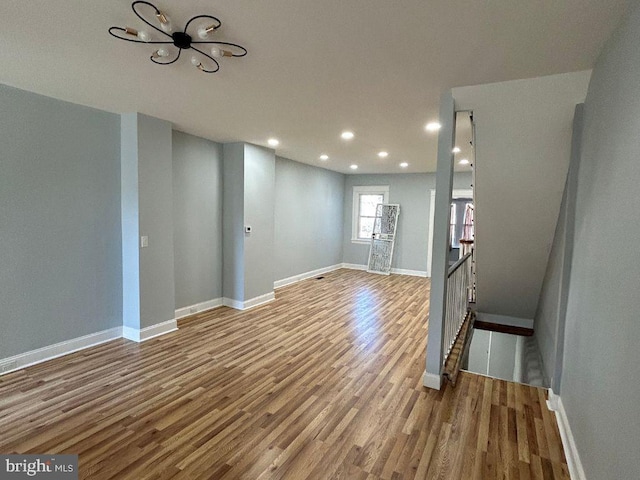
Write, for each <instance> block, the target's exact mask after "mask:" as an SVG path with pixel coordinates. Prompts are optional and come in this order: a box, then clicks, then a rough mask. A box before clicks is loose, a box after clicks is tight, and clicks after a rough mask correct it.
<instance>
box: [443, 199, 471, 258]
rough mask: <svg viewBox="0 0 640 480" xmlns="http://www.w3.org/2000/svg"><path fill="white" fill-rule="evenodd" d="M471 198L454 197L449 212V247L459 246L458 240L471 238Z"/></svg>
mask: <svg viewBox="0 0 640 480" xmlns="http://www.w3.org/2000/svg"><path fill="white" fill-rule="evenodd" d="M474 233H475V232H474V228H473V200H471V199H470V198H456V199H454V200H453V201H452V202H451V212H450V214H449V238H450V239H451V240H450V244H449V248H460V240H473V237H474Z"/></svg>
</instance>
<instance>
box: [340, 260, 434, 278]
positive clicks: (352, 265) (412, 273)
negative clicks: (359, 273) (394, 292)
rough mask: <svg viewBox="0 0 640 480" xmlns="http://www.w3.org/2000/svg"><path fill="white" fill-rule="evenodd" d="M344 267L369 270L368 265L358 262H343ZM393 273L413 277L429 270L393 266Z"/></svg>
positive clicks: (425, 274) (421, 275) (424, 273)
mask: <svg viewBox="0 0 640 480" xmlns="http://www.w3.org/2000/svg"><path fill="white" fill-rule="evenodd" d="M342 268H347V269H349V270H365V271H366V270H367V266H366V265H360V264H358V263H343V264H342ZM373 273H375V272H373ZM391 273H393V274H395V275H409V276H411V277H426V276H427V272H425V271H424V270H407V269H405V268H392V269H391Z"/></svg>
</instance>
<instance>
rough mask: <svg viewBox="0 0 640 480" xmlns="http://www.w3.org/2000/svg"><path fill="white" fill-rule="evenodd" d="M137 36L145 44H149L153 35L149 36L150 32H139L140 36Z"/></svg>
mask: <svg viewBox="0 0 640 480" xmlns="http://www.w3.org/2000/svg"><path fill="white" fill-rule="evenodd" d="M136 36H137V37H138V38H139V39H140V40H142V41H143V42H148V41H150V40H151V35H149V32H145V31H144V30H140V31H139V32H138V35H136Z"/></svg>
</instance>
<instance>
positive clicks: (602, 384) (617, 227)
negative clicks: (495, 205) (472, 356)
mask: <svg viewBox="0 0 640 480" xmlns="http://www.w3.org/2000/svg"><path fill="white" fill-rule="evenodd" d="M639 39H640V6H638V5H637V4H634V7H633V9H632V10H631V11H630V13H629V14H628V15H627V16H626V17H625V20H624V23H623V25H622V26H621V28H620V29H619V30H618V31H617V33H616V34H615V35H614V37H613V38H612V39H611V40H610V41H609V43H608V44H607V46H606V47H605V49H604V51H603V53H602V54H601V55H600V57H599V59H598V61H597V63H596V67H595V69H594V71H593V76H592V78H591V84H590V86H589V92H588V95H587V99H586V102H585V107H584V112H585V116H584V132H583V141H582V155H581V161H580V168H579V173H578V188H577V197H576V198H577V201H576V217H575V218H576V223H575V232H574V233H575V237H574V245H573V264H572V269H571V281H570V288H569V298H568V306H567V320H566V331H565V346H564V370H563V376H562V392H561V398H562V402H563V405H564V407H565V410H566V413H567V417H568V419H569V422H570V425H571V430H572V432H573V435H574V437H575V441H576V445H577V448H578V450H579V453H580V458H581V460H582V463H583V466H584V469H585V473H586V477H587V478H590V479H600V478H621V479H622V478H624V479H631V478H634V479H635V478H640V463H639V462H638V438H640V415H638V399H639V398H640V370H639V369H638V368H637V365H638V362H639V361H640V354H639V353H638V352H639V351H640V350H639V349H638V338H640V321H638V308H637V297H638V279H640V262H638V254H637V251H638V249H637V246H636V242H637V238H639V237H640V225H639V224H638V222H637V218H638V208H637V205H636V203H637V193H636V191H637V186H638V184H640V162H638V159H639V158H640V140H639V138H640V137H639V136H638V132H639V131H640V82H638V78H640V49H639V48H638V40H639ZM620 252H624V254H622V255H621V254H620Z"/></svg>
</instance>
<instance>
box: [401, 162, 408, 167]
mask: <svg viewBox="0 0 640 480" xmlns="http://www.w3.org/2000/svg"><path fill="white" fill-rule="evenodd" d="M400 166H401V167H402V168H407V167H408V166H409V164H408V163H407V162H402V163H401V164H400Z"/></svg>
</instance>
